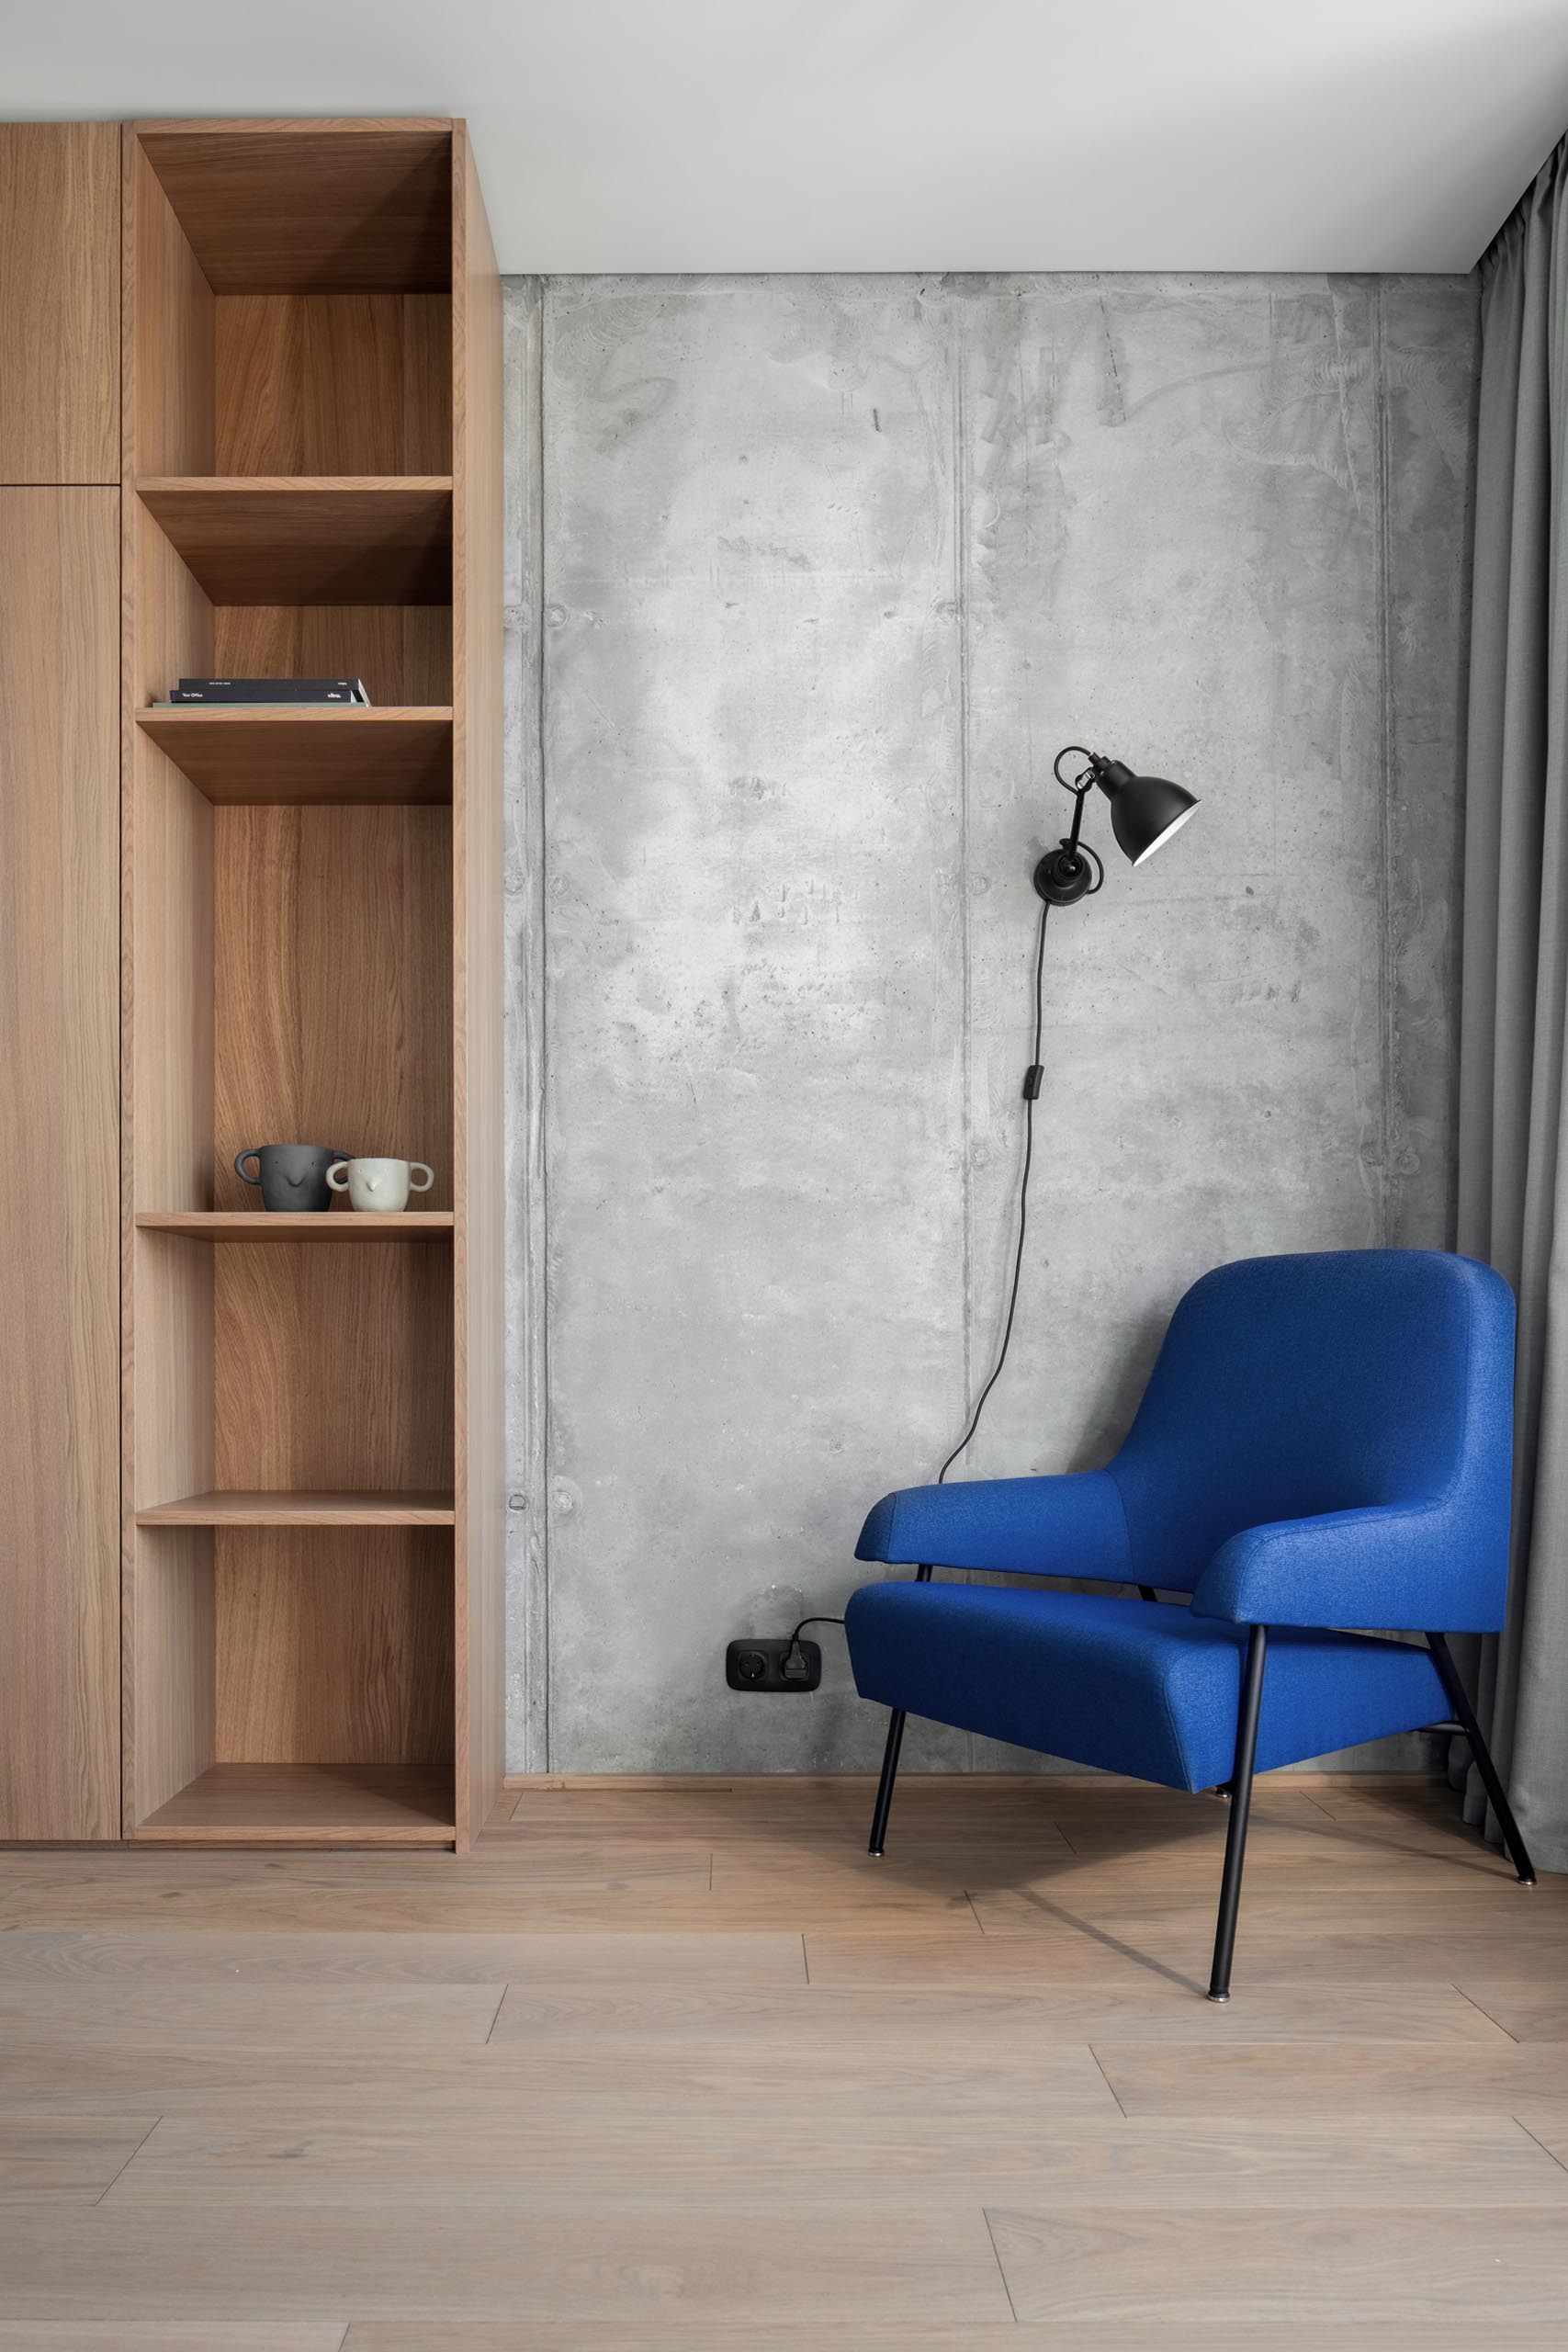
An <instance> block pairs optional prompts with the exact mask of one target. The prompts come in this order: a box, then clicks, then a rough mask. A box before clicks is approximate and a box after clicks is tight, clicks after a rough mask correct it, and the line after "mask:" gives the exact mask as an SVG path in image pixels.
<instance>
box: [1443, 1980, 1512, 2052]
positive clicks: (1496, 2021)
mask: <svg viewBox="0 0 1568 2352" xmlns="http://www.w3.org/2000/svg"><path fill="white" fill-rule="evenodd" d="M1453 1989H1454V1991H1455V1992H1456V1993H1457V1994H1458V1995H1459V1996H1460V1999H1461V2001H1468V2002H1469V2003H1470V2006H1471V2007H1472V2009H1475V2010H1477V2011H1479V2013H1480V2015H1481V2016H1482V2017H1483V2018H1485V2019H1486V2022H1487V2024H1488V2025H1495V2027H1496V2029H1497V2030H1498V2032H1499V2033H1508V2029H1507V2027H1506V2025H1505V2024H1504V2023H1503V2020H1502V2018H1495V2017H1494V2016H1493V2014H1492V2012H1491V2010H1490V2009H1483V2008H1482V2007H1481V2004H1480V2002H1479V2001H1478V2000H1477V1999H1476V1997H1475V1996H1474V1994H1473V1993H1467V1992H1466V1991H1465V1989H1464V1986H1463V1985H1455V1986H1454V1988H1453ZM1508 2039H1509V2041H1511V2042H1512V2043H1513V2045H1514V2047H1515V2049H1516V2050H1517V2049H1518V2048H1519V2046H1520V2045H1519V2037H1518V2035H1517V2033H1508Z"/></svg>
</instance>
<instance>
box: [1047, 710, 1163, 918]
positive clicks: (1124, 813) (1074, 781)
mask: <svg viewBox="0 0 1568 2352" xmlns="http://www.w3.org/2000/svg"><path fill="white" fill-rule="evenodd" d="M1075 754H1076V755H1077V758H1079V759H1081V760H1087V761H1088V763H1089V764H1088V766H1087V767H1085V768H1082V769H1080V770H1079V772H1078V773H1077V775H1070V776H1069V775H1063V774H1062V762H1063V761H1064V760H1065V759H1067V758H1069V757H1071V756H1073V755H1075ZM1052 774H1053V775H1055V779H1056V781H1057V783H1058V784H1059V785H1060V786H1061V787H1062V789H1063V791H1064V792H1070V793H1071V794H1072V796H1073V822H1072V829H1071V831H1068V832H1066V833H1064V834H1063V836H1062V839H1061V842H1060V843H1059V844H1058V846H1057V847H1056V848H1055V849H1053V850H1047V851H1046V853H1045V854H1044V856H1043V858H1042V859H1041V861H1040V863H1039V865H1037V866H1036V867H1035V869H1034V887H1035V889H1036V890H1037V891H1038V892H1039V894H1040V896H1041V897H1042V898H1043V899H1044V901H1045V903H1046V905H1047V906H1050V907H1072V906H1076V905H1077V902H1078V900H1079V899H1088V898H1091V897H1092V896H1093V894H1094V893H1095V891H1096V890H1098V889H1099V888H1100V884H1101V883H1102V882H1103V881H1104V879H1105V868H1104V866H1103V865H1101V863H1100V857H1099V854H1098V853H1097V852H1096V851H1094V850H1092V849H1090V848H1089V843H1088V842H1080V841H1079V839H1078V833H1079V830H1080V828H1081V827H1082V824H1083V807H1084V802H1085V801H1086V800H1087V799H1088V797H1089V793H1090V791H1091V790H1092V788H1093V787H1094V786H1095V785H1097V784H1098V785H1099V786H1100V790H1101V792H1103V793H1104V795H1105V797H1106V798H1107V799H1108V800H1109V801H1110V803H1111V831H1112V832H1113V833H1114V834H1115V836H1116V846H1117V847H1118V849H1120V850H1121V852H1122V855H1123V856H1124V857H1126V858H1129V859H1130V860H1131V861H1132V863H1133V864H1134V865H1143V863H1144V861H1145V858H1148V857H1152V856H1153V855H1154V854H1155V852H1156V849H1161V848H1163V847H1164V845H1165V843H1166V842H1168V841H1169V840H1171V838H1172V837H1173V836H1174V835H1175V834H1176V833H1177V832H1178V831H1179V830H1180V828H1181V827H1182V826H1183V825H1184V824H1185V823H1186V822H1187V820H1188V818H1189V817H1190V815H1191V814H1192V811H1193V809H1196V807H1197V806H1198V799H1197V795H1196V794H1195V793H1191V792H1186V791H1184V790H1183V789H1182V787H1181V786H1180V785H1179V784H1172V783H1170V782H1169V781H1168V778H1166V777H1165V776H1163V775H1134V774H1133V771H1132V769H1131V768H1130V767H1127V766H1126V765H1125V764H1124V763H1122V761H1121V760H1111V759H1107V757H1106V756H1105V753H1104V752H1089V751H1086V750H1085V749H1084V746H1083V745H1082V744H1081V743H1068V744H1066V745H1064V747H1063V749H1062V750H1061V751H1059V752H1057V754H1056V757H1055V761H1054V762H1053V763H1052Z"/></svg>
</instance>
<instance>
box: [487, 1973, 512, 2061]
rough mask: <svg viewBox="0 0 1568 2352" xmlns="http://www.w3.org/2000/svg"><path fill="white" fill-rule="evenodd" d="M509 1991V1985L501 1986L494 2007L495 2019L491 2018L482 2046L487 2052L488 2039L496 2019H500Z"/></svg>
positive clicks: (488, 2046)
mask: <svg viewBox="0 0 1568 2352" xmlns="http://www.w3.org/2000/svg"><path fill="white" fill-rule="evenodd" d="M511 1990H512V1987H511V1985H502V1988H501V1998H500V2000H499V2001H497V2003H496V2005H495V2017H492V2018H491V2021H490V2025H489V2028H488V2030H486V2033H485V2038H484V2046H485V2048H486V2049H487V2050H488V2049H489V2048H490V2037H491V2034H492V2033H493V2032H494V2031H495V2027H496V2018H499V2017H500V2015H501V2013H502V2009H503V2008H504V2007H506V1996H507V1995H508V1993H510V1992H511Z"/></svg>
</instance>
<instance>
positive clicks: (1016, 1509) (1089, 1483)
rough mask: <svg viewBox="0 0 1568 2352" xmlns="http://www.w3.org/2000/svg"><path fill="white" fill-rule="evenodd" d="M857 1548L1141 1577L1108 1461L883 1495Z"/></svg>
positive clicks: (1108, 1578) (897, 1555) (964, 1562)
mask: <svg viewBox="0 0 1568 2352" xmlns="http://www.w3.org/2000/svg"><path fill="white" fill-rule="evenodd" d="M855 1557H856V1559H857V1560H887V1561H908V1562H911V1563H914V1564H916V1565H919V1564H920V1563H922V1562H924V1561H928V1560H929V1561H930V1562H931V1565H932V1566H934V1567H942V1568H987V1569H989V1570H991V1571H992V1572H993V1573H995V1574H999V1575H1002V1576H1018V1577H1089V1578H1091V1579H1092V1578H1098V1579H1099V1580H1100V1581H1101V1582H1103V1583H1106V1584H1131V1583H1133V1582H1134V1581H1135V1578H1134V1573H1133V1557H1132V1546H1131V1544H1130V1542H1129V1539H1128V1535H1127V1518H1126V1513H1125V1512H1124V1511H1123V1510H1122V1496H1121V1492H1120V1490H1119V1489H1118V1487H1117V1485H1116V1482H1115V1480H1114V1479H1113V1478H1112V1477H1111V1474H1110V1472H1109V1471H1106V1470H1077V1471H1072V1472H1069V1473H1068V1474H1067V1475H1066V1476H1062V1477H1057V1478H973V1479H969V1480H967V1481H966V1482H965V1483H964V1485H962V1486H957V1487H905V1488H904V1489H903V1491H902V1492H901V1493H899V1494H896V1495H884V1496H883V1498H882V1500H881V1501H880V1502H879V1503H878V1504H876V1506H875V1507H874V1510H872V1513H871V1515H870V1517H869V1518H868V1519H867V1521H866V1522H865V1525H864V1526H863V1528H862V1530H861V1536H860V1542H859V1543H858V1544H856V1545H855Z"/></svg>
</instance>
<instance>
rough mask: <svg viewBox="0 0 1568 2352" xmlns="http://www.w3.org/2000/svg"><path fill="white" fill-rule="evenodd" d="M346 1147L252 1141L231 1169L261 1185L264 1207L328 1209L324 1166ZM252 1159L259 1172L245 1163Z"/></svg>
mask: <svg viewBox="0 0 1568 2352" xmlns="http://www.w3.org/2000/svg"><path fill="white" fill-rule="evenodd" d="M348 1156H349V1155H348V1154H347V1152H345V1151H329V1150H328V1148H327V1147H326V1145H325V1144H324V1143H262V1144H253V1145H252V1147H251V1148H250V1150H249V1151H242V1152H241V1153H240V1155H239V1157H238V1158H237V1159H236V1160H235V1162H234V1173H235V1175H236V1176H238V1177H241V1178H242V1179H243V1182H245V1183H247V1184H259V1185H260V1186H261V1196H262V1206H263V1208H264V1209H330V1208H331V1206H332V1204H333V1196H332V1190H331V1187H330V1186H329V1185H328V1182H327V1170H328V1169H329V1168H330V1167H331V1166H332V1165H333V1161H334V1160H338V1159H347V1158H348ZM247 1159H254V1161H255V1163H256V1168H257V1170H258V1173H257V1174H256V1175H254V1176H253V1175H252V1174H251V1171H250V1170H249V1169H248V1168H247V1167H246V1166H245V1162H246V1160H247Z"/></svg>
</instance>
